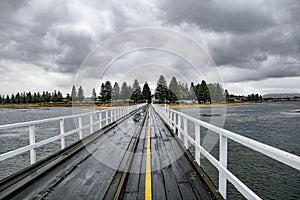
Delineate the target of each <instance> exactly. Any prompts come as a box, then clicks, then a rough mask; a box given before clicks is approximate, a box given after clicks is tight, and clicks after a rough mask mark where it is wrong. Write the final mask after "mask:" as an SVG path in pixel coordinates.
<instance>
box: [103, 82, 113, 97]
mask: <svg viewBox="0 0 300 200" xmlns="http://www.w3.org/2000/svg"><path fill="white" fill-rule="evenodd" d="M104 90H105V101H106V102H110V101H111V92H112V86H111V83H110V81H106V82H105V84H104Z"/></svg>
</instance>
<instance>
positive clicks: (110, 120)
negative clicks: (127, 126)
mask: <svg viewBox="0 0 300 200" xmlns="http://www.w3.org/2000/svg"><path fill="white" fill-rule="evenodd" d="M112 116H113V114H112V110H109V123H110V124H111V123H112V121H113V117H112Z"/></svg>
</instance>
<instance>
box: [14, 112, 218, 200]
mask: <svg viewBox="0 0 300 200" xmlns="http://www.w3.org/2000/svg"><path fill="white" fill-rule="evenodd" d="M150 113H151V115H150V116H151V121H152V123H151V133H150V135H151V136H150V139H151V167H152V169H154V171H152V174H151V175H152V197H153V199H212V198H211V197H210V196H209V195H208V191H207V189H206V187H205V186H204V183H203V182H202V179H201V178H200V176H199V175H198V173H197V172H196V170H195V169H194V168H193V167H192V164H191V163H190V161H189V160H188V158H187V156H186V155H185V154H184V153H183V150H182V148H181V146H180V145H179V144H178V143H177V141H176V140H175V138H174V136H173V135H172V133H171V132H170V131H169V130H168V129H167V128H166V126H165V125H164V123H163V122H162V121H161V119H160V118H159V116H158V115H157V114H156V113H155V112H154V111H153V109H152V108H150ZM147 125H148V123H147V120H146V122H145V124H144V127H143V128H142V132H141V136H140V139H139V142H138V144H137V149H136V153H137V154H135V156H134V157H133V163H132V167H133V168H134V169H132V171H134V172H140V173H129V174H128V176H127V178H126V183H125V187H124V188H123V189H122V192H121V196H120V198H121V199H145V173H142V172H145V171H146V152H147ZM120 126H121V125H120ZM137 127H138V124H137V123H136V124H135V125H134V126H127V124H126V123H124V122H123V126H122V128H121V129H122V130H119V129H114V130H112V131H110V132H109V133H108V134H107V137H101V139H98V140H97V141H96V142H93V144H92V145H90V146H91V148H90V151H92V152H93V153H94V154H96V155H97V156H109V157H110V158H112V157H113V158H114V159H116V160H114V161H115V167H114V169H113V168H110V167H108V166H106V165H104V164H102V163H101V162H99V161H98V160H97V159H96V158H95V157H94V156H91V154H90V152H88V150H87V149H84V150H82V151H81V152H79V153H78V154H76V156H75V157H72V158H71V159H70V160H69V161H68V162H65V163H63V164H62V165H60V166H58V167H57V168H56V169H53V170H52V171H50V172H49V173H48V174H46V175H45V176H43V177H42V178H41V179H40V180H38V181H36V182H35V183H33V184H32V185H31V186H29V187H28V188H26V189H25V190H24V191H23V192H21V193H20V194H18V195H17V196H15V199H20V198H27V199H34V198H41V197H42V198H43V199H62V198H63V199H113V196H114V193H115V191H116V188H117V187H118V186H119V181H120V179H121V176H122V171H118V170H116V169H117V168H118V166H119V167H120V169H124V167H125V164H126V160H127V159H128V157H129V153H124V152H123V154H122V153H120V151H118V150H116V149H115V150H114V149H109V148H108V147H109V146H108V144H107V143H108V140H109V141H110V142H111V143H113V144H115V145H117V146H118V148H122V149H124V150H128V149H131V147H132V145H133V141H134V140H135V139H136V138H134V137H131V135H130V134H126V133H131V134H132V132H134V131H133V130H134V129H135V130H136V129H137ZM124 130H125V132H124ZM169 163H171V164H169Z"/></svg>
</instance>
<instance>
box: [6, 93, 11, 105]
mask: <svg viewBox="0 0 300 200" xmlns="http://www.w3.org/2000/svg"><path fill="white" fill-rule="evenodd" d="M5 103H6V104H9V103H10V98H9V96H8V95H7V96H6V99H5Z"/></svg>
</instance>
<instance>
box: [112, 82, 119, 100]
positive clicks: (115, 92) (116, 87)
mask: <svg viewBox="0 0 300 200" xmlns="http://www.w3.org/2000/svg"><path fill="white" fill-rule="evenodd" d="M111 97H112V99H113V100H118V99H119V98H120V87H119V84H118V83H117V82H115V84H114V87H113V89H112V93H111Z"/></svg>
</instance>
